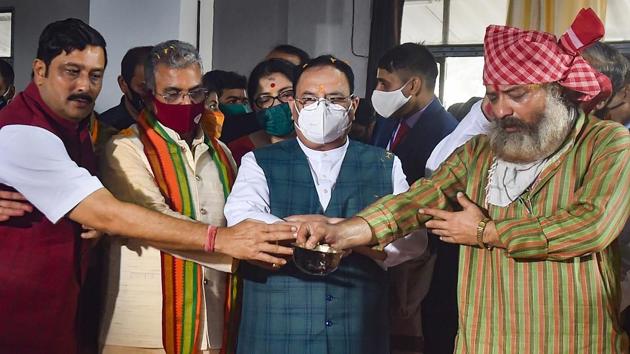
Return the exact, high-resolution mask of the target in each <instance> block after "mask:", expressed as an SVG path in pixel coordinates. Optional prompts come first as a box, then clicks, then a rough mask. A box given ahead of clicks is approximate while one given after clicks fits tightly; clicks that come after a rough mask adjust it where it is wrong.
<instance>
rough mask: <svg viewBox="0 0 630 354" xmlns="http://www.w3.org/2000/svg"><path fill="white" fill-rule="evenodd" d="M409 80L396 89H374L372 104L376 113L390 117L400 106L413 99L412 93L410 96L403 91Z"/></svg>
mask: <svg viewBox="0 0 630 354" xmlns="http://www.w3.org/2000/svg"><path fill="white" fill-rule="evenodd" d="M408 83H409V81H407V82H406V83H405V84H404V85H402V86H401V87H400V88H399V89H398V90H396V91H390V92H386V91H378V90H374V91H373V92H372V106H373V107H374V110H375V111H376V113H378V114H379V115H380V116H381V117H384V118H389V117H391V116H392V114H394V112H396V111H397V110H399V109H400V107H402V106H404V105H405V104H406V103H407V102H409V100H410V99H411V95H409V97H405V95H403V93H402V89H403V88H404V87H405V86H407V84H408Z"/></svg>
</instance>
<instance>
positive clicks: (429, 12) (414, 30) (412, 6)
mask: <svg viewBox="0 0 630 354" xmlns="http://www.w3.org/2000/svg"><path fill="white" fill-rule="evenodd" d="M443 14H444V2H443V1H442V0H416V1H409V0H407V1H405V4H404V5H403V18H402V25H401V31H400V43H406V42H423V43H424V44H442V22H443V20H442V17H443Z"/></svg>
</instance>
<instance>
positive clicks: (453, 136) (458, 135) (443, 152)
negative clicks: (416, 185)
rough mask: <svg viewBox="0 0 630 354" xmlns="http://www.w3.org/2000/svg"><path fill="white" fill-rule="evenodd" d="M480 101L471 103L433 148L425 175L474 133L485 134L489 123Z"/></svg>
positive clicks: (474, 134)
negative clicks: (457, 121) (450, 130)
mask: <svg viewBox="0 0 630 354" xmlns="http://www.w3.org/2000/svg"><path fill="white" fill-rule="evenodd" d="M481 102H482V100H480V101H478V102H476V103H475V104H473V105H472V107H471V108H470V112H468V114H466V116H465V117H464V119H462V121H461V122H459V124H458V125H457V127H456V128H455V130H453V131H452V132H451V133H450V134H449V135H447V136H445V137H444V139H442V141H440V143H439V144H437V146H436V147H435V149H433V152H431V156H429V159H428V160H427V164H426V169H427V172H428V173H427V176H430V175H431V174H432V173H433V171H435V170H437V168H438V167H439V166H440V165H441V164H442V162H444V160H446V159H447V158H448V157H449V156H451V154H452V153H453V151H455V150H456V149H457V148H458V147H460V146H462V145H464V144H466V142H467V141H468V140H470V139H472V138H473V137H474V136H476V135H480V134H486V132H487V131H488V130H489V129H490V124H491V123H490V122H489V121H488V119H486V116H485V115H484V114H483V111H482V110H481Z"/></svg>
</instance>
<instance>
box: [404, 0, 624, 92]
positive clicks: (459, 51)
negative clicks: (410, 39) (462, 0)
mask: <svg viewBox="0 0 630 354" xmlns="http://www.w3.org/2000/svg"><path fill="white" fill-rule="evenodd" d="M407 1H413V0H407ZM442 1H443V2H444V6H443V8H442V11H443V13H442V19H443V21H442V43H448V34H449V30H448V28H449V25H450V9H451V0H442ZM403 11H404V10H403ZM604 43H606V44H608V45H610V46H612V47H614V48H615V49H617V50H618V51H619V52H620V53H621V54H624V55H626V56H630V39H629V40H626V41H611V42H608V41H604ZM426 47H427V48H428V49H429V51H430V52H431V54H433V56H434V57H435V61H436V62H437V63H438V68H439V76H438V82H439V88H440V89H439V92H438V98H439V99H440V101H442V102H443V101H444V84H445V82H446V58H448V57H483V44H482V43H481V44H431V45H427V46H426Z"/></svg>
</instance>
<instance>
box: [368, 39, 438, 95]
mask: <svg viewBox="0 0 630 354" xmlns="http://www.w3.org/2000/svg"><path fill="white" fill-rule="evenodd" d="M378 68H379V69H385V70H387V71H388V72H390V73H393V72H395V71H403V73H401V74H403V75H404V76H403V77H402V78H403V80H404V79H405V76H408V75H409V74H411V75H418V76H421V77H422V78H423V79H424V81H426V84H427V88H429V89H434V88H435V80H436V79H437V75H438V68H437V62H436V61H435V58H434V57H433V54H431V52H430V51H429V49H427V47H425V46H424V45H422V44H418V43H403V44H400V45H397V46H395V47H394V48H392V49H390V50H388V51H387V52H386V53H385V54H384V55H383V57H381V59H380V60H379V61H378ZM405 71H406V72H407V73H405ZM405 74H406V75H405Z"/></svg>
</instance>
